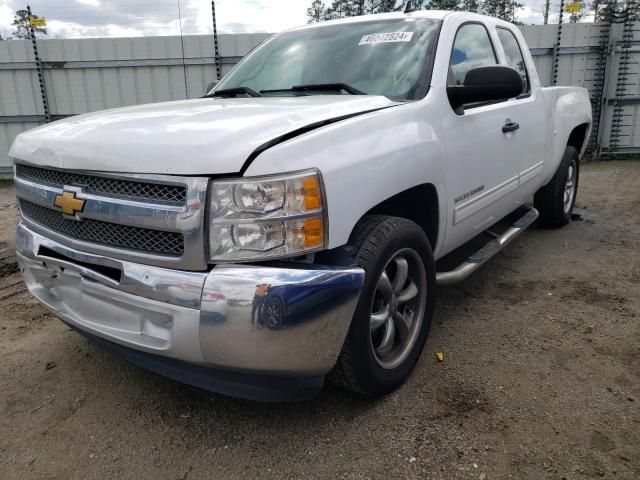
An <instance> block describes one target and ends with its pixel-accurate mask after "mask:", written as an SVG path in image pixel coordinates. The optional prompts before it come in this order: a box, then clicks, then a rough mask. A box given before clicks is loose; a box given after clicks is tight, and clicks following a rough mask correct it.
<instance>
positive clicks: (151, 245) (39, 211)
mask: <svg viewBox="0 0 640 480" xmlns="http://www.w3.org/2000/svg"><path fill="white" fill-rule="evenodd" d="M19 205H20V211H21V212H22V215H23V216H24V217H25V218H27V219H29V220H31V221H33V222H36V223H38V224H40V225H43V226H45V227H47V228H49V229H51V230H53V231H55V232H57V233H60V234H62V235H66V236H68V237H72V238H77V239H79V240H83V241H86V242H93V243H99V244H102V245H108V246H109V247H115V248H126V249H131V250H138V251H141V252H150V253H154V254H158V255H172V256H178V257H180V256H182V254H183V253H184V237H183V235H182V234H181V233H178V232H162V231H159V230H150V229H146V228H138V227H130V226H127V225H119V224H117V223H109V222H102V221H99V220H91V219H87V220H83V221H81V222H78V221H76V220H67V219H66V218H64V217H63V216H62V215H61V214H60V212H58V211H56V210H51V209H50V208H46V207H41V206H40V205H36V204H35V203H32V202H29V201H27V200H22V199H21V200H19Z"/></svg>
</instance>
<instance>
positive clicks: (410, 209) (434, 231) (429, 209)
mask: <svg viewBox="0 0 640 480" xmlns="http://www.w3.org/2000/svg"><path fill="white" fill-rule="evenodd" d="M372 214H376V215H391V216H394V217H402V218H406V219H407V220H411V221H412V222H415V223H417V224H418V225H419V226H420V227H421V228H422V229H423V230H424V232H425V233H426V234H427V238H428V239H429V242H430V243H431V248H433V249H434V250H435V248H436V242H437V241H438V227H439V223H438V220H439V210H438V192H437V191H436V187H434V186H433V185H432V184H430V183H424V184H422V185H417V186H415V187H412V188H410V189H408V190H405V191H404V192H400V193H398V194H396V195H394V196H393V197H390V198H387V199H386V200H385V201H383V202H381V203H379V204H378V205H376V206H375V207H373V208H372V209H371V210H369V211H368V212H367V213H366V214H365V215H372Z"/></svg>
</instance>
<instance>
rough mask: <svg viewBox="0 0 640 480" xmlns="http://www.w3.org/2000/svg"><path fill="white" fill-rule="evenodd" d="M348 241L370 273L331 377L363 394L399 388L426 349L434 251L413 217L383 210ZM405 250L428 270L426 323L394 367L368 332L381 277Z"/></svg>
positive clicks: (432, 296) (415, 331)
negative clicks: (383, 360) (379, 352)
mask: <svg viewBox="0 0 640 480" xmlns="http://www.w3.org/2000/svg"><path fill="white" fill-rule="evenodd" d="M349 243H350V245H351V246H352V247H354V250H355V251H356V252H357V253H356V254H355V262H356V263H357V264H358V265H360V266H361V267H362V268H363V269H364V270H365V272H366V275H365V282H364V286H363V290H362V294H361V296H360V300H359V303H358V306H357V308H356V312H355V315H354V317H353V320H352V322H351V326H350V329H349V333H348V335H347V339H346V341H345V343H344V346H343V348H342V352H341V354H340V357H339V359H338V362H337V363H336V366H335V367H334V369H333V370H332V372H331V374H330V375H329V379H330V380H331V381H333V382H334V383H337V384H339V385H340V386H342V387H345V388H347V389H350V390H353V391H355V392H358V393H361V394H365V395H371V396H381V395H384V394H386V393H389V392H391V391H393V390H395V389H396V388H398V387H399V386H400V385H401V384H402V383H403V382H404V381H405V380H406V379H407V377H408V376H409V374H410V373H411V371H412V370H413V368H414V366H415V364H416V362H417V361H418V358H419V357H420V353H421V352H422V349H423V348H424V344H425V341H426V338H427V334H428V333H429V328H430V326H431V318H432V316H433V305H434V299H435V284H436V269H435V262H434V259H433V252H432V250H431V245H430V244H429V240H428V238H427V236H426V235H425V233H424V231H423V230H422V229H421V228H420V227H419V226H418V225H416V224H415V223H414V222H411V221H409V220H406V219H403V218H397V217H389V216H383V215H370V216H366V217H364V218H363V219H362V220H361V221H360V222H359V223H358V225H357V226H356V228H355V229H354V232H353V234H352V236H351V239H350V242H349ZM403 250H404V251H407V252H411V254H412V255H413V257H412V261H413V262H414V264H415V265H418V267H419V264H418V261H419V260H421V261H422V264H423V266H424V270H420V271H421V272H424V273H426V275H425V276H424V278H425V279H426V303H425V304H424V309H423V311H424V314H423V315H422V323H421V324H417V325H416V327H415V328H414V329H413V333H412V334H411V336H412V338H413V339H414V340H413V343H412V345H413V346H412V347H409V346H407V347H406V352H408V353H405V355H406V357H404V360H402V361H401V363H399V364H398V365H397V366H395V367H393V368H383V367H382V366H381V365H380V364H379V361H378V360H377V359H376V358H377V356H376V353H375V347H374V346H373V340H372V333H371V331H370V323H371V308H372V305H373V302H374V296H375V295H376V291H377V288H378V287H377V285H378V279H379V278H380V276H381V274H382V272H383V270H384V269H385V267H387V265H388V264H389V262H391V259H392V258H394V255H396V254H397V253H398V252H399V251H403ZM416 253H417V255H415V254H416ZM421 278H423V277H422V276H421ZM409 282H411V279H409ZM394 288H395V287H394ZM421 295H422V294H421ZM398 298H399V297H398ZM421 298H424V297H421ZM415 317H416V318H414V320H413V321H416V319H417V318H418V317H419V315H418V314H417V313H416V314H415ZM399 338H401V337H399ZM399 341H401V340H399ZM401 358H402V357H401Z"/></svg>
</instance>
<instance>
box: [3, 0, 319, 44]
mask: <svg viewBox="0 0 640 480" xmlns="http://www.w3.org/2000/svg"><path fill="white" fill-rule="evenodd" d="M31 7H32V10H33V12H34V14H36V15H40V16H44V17H46V18H47V28H48V31H49V34H50V36H52V37H66V38H81V37H100V36H105V35H109V36H146V35H175V34H179V33H180V20H179V19H180V17H182V31H183V33H184V34H186V35H192V34H206V33H211V32H212V31H213V23H212V18H211V2H210V1H209V0H180V2H179V3H178V0H31ZM22 8H24V0H0V33H2V35H3V36H6V35H8V34H10V33H11V32H12V31H13V30H14V29H13V27H12V26H11V22H12V20H13V15H14V12H15V11H16V10H18V9H22ZM306 9H307V0H216V17H217V23H218V31H219V32H220V33H238V32H277V31H281V30H284V29H287V28H292V27H295V26H298V25H302V24H305V23H306V21H307V18H306Z"/></svg>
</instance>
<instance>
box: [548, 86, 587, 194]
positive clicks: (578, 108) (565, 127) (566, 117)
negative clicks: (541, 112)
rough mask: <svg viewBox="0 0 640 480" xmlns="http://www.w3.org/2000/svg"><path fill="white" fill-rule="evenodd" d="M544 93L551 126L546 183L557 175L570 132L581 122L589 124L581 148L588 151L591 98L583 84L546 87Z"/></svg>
mask: <svg viewBox="0 0 640 480" xmlns="http://www.w3.org/2000/svg"><path fill="white" fill-rule="evenodd" d="M542 93H543V95H544V99H545V105H546V109H547V112H548V117H547V118H549V122H550V125H549V127H548V129H549V130H548V133H547V139H548V140H547V145H546V150H547V151H546V158H547V160H548V161H546V162H545V166H544V172H543V175H542V176H543V178H544V182H543V184H544V185H546V184H547V183H548V182H549V180H551V177H553V175H554V174H555V172H556V170H557V169H558V166H559V165H560V161H561V160H562V155H563V153H564V150H565V148H566V146H567V142H568V140H569V135H571V132H572V131H573V129H574V128H576V127H577V126H578V125H582V124H584V123H587V124H588V125H589V127H588V128H587V134H586V137H585V141H584V142H583V145H582V148H581V150H580V152H579V153H580V156H582V155H583V154H584V150H585V148H586V144H587V141H586V140H587V139H588V138H589V135H590V133H591V101H590V99H589V92H588V91H587V89H585V88H581V87H544V88H542Z"/></svg>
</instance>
